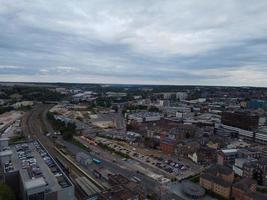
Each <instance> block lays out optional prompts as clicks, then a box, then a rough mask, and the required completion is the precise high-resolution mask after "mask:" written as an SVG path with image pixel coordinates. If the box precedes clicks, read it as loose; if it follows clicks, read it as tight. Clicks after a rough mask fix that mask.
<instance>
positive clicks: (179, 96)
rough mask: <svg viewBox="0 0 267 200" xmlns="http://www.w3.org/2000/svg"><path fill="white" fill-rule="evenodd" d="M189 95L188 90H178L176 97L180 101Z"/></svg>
mask: <svg viewBox="0 0 267 200" xmlns="http://www.w3.org/2000/svg"><path fill="white" fill-rule="evenodd" d="M187 97H188V95H187V93H186V92H177V93H176V99H179V100H180V101H182V100H186V99H187Z"/></svg>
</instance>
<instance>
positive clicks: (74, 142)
mask: <svg viewBox="0 0 267 200" xmlns="http://www.w3.org/2000/svg"><path fill="white" fill-rule="evenodd" d="M69 141H70V142H71V143H72V144H74V145H76V146H78V147H80V148H81V149H83V150H86V151H89V152H90V151H91V150H90V148H89V147H87V146H85V145H84V144H82V143H81V142H80V141H78V140H77V139H75V138H72V139H71V140H69Z"/></svg>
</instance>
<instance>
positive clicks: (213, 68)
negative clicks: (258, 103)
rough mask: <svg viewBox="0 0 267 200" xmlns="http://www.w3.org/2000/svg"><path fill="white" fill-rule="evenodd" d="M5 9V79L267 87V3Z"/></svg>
mask: <svg viewBox="0 0 267 200" xmlns="http://www.w3.org/2000/svg"><path fill="white" fill-rule="evenodd" d="M0 5H1V6H0V26H1V27H2V28H1V29H2V30H1V32H0V81H20V82H24V81H25V82H38V81H40V82H77V83H94V82H96V83H122V84H168V85H171V84H175V85H224V86H262V87H266V86H267V80H266V77H267V66H266V61H267V57H266V50H267V45H266V43H267V38H266V33H267V28H266V27H267V20H266V18H267V13H266V12H265V11H266V9H267V2H266V1H257V2H256V3H253V4H252V3H251V2H250V1H237V0H235V1H224V3H222V2H221V1H211V0H205V1H201V2H196V1H168V2H163V1H155V0H154V1H134V2H132V1H108V0H103V1H90V2H87V1H79V2H76V1H60V0H56V1H27V2H21V1H12V2H11V1H3V0H0Z"/></svg>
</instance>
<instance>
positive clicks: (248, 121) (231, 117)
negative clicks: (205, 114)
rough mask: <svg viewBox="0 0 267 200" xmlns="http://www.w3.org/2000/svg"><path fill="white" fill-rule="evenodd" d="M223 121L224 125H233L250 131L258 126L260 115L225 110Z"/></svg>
mask: <svg viewBox="0 0 267 200" xmlns="http://www.w3.org/2000/svg"><path fill="white" fill-rule="evenodd" d="M221 121H222V124H224V125H227V126H233V127H237V128H241V129H245V130H249V131H250V130H255V129H257V128H258V124H259V117H258V116H254V115H249V114H247V113H244V112H242V113H239V112H235V113H232V112H223V113H222V120H221Z"/></svg>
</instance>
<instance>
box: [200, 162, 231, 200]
mask: <svg viewBox="0 0 267 200" xmlns="http://www.w3.org/2000/svg"><path fill="white" fill-rule="evenodd" d="M233 181H234V173H233V171H232V170H231V169H230V168H228V167H225V166H220V165H214V166H212V167H210V168H209V169H207V170H206V171H205V172H204V173H203V174H202V175H201V176H200V185H201V186H202V187H204V188H205V189H206V190H210V191H211V192H214V193H215V194H218V195H220V196H222V197H224V198H227V199H228V198H230V195H231V185H232V183H233Z"/></svg>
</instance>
